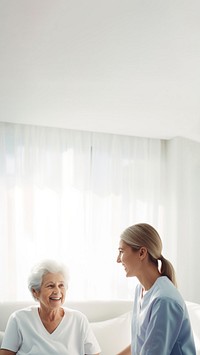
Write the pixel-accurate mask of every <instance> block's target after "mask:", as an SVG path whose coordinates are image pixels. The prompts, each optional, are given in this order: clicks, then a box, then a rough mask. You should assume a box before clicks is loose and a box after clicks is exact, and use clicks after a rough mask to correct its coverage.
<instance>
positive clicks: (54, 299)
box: [49, 297, 61, 301]
mask: <svg viewBox="0 0 200 355" xmlns="http://www.w3.org/2000/svg"><path fill="white" fill-rule="evenodd" d="M49 298H50V300H52V301H60V300H61V297H49Z"/></svg>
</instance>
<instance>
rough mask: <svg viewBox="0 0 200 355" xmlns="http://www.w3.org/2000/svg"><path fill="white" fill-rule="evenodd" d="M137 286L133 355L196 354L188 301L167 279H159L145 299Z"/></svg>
mask: <svg viewBox="0 0 200 355" xmlns="http://www.w3.org/2000/svg"><path fill="white" fill-rule="evenodd" d="M141 293H142V286H141V285H140V284H139V285H137V287H136V292H135V299H134V304H133V317H132V341H131V351H132V355H196V350H195V345H194V339H193V334H192V329H191V324H190V320H189V315H188V312H187V308H186V305H185V302H184V300H183V298H182V296H181V295H180V293H179V291H178V290H177V288H176V287H175V286H174V285H173V283H172V282H171V281H170V280H169V279H168V278H167V277H166V276H161V277H159V278H158V279H157V280H156V282H155V283H154V285H153V286H152V287H151V288H150V290H148V292H146V293H145V295H144V297H143V298H142V299H141Z"/></svg>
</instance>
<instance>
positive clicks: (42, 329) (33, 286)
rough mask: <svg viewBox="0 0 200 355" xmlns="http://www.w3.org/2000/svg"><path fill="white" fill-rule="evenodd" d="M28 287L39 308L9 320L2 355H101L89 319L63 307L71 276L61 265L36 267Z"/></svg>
mask: <svg viewBox="0 0 200 355" xmlns="http://www.w3.org/2000/svg"><path fill="white" fill-rule="evenodd" d="M28 287H29V290H30V291H31V293H32V295H33V297H34V299H35V300H37V301H38V302H39V306H35V305H34V306H31V307H28V308H25V309H22V310H19V311H16V312H14V313H13V314H12V315H11V316H10V319H9V321H8V324H7V327H6V331H5V335H4V339H3V342H2V346H1V350H0V354H1V355H14V354H18V355H27V354H29V355H39V354H40V355H85V354H88V355H99V353H100V347H99V344H98V343H97V340H96V338H95V336H94V334H93V332H92V330H91V328H90V325H89V322H88V320H87V318H86V316H85V315H83V314H82V313H81V312H79V311H76V310H72V309H68V308H66V307H63V304H64V301H65V295H66V290H67V288H68V273H67V270H66V269H65V267H64V266H63V265H62V264H59V263H57V262H55V261H52V260H49V261H48V260H47V261H43V262H41V263H40V264H37V265H36V266H35V267H34V268H33V269H32V272H31V274H30V277H29V280H28Z"/></svg>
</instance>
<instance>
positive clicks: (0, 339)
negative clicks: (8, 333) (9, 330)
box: [0, 332, 4, 347]
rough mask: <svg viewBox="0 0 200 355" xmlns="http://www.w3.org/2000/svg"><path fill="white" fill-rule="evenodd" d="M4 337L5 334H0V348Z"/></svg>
mask: <svg viewBox="0 0 200 355" xmlns="http://www.w3.org/2000/svg"><path fill="white" fill-rule="evenodd" d="M3 336H4V332H0V347H1V344H2V340H3Z"/></svg>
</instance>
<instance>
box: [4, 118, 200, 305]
mask: <svg viewBox="0 0 200 355" xmlns="http://www.w3.org/2000/svg"><path fill="white" fill-rule="evenodd" d="M171 143H173V142H171ZM171 145H172V147H171V148H172V149H173V144H171ZM174 157H175V156H174V154H173V153H171V151H170V145H169V144H168V143H167V142H166V141H161V140H158V139H145V138H135V137H125V136H117V135H109V134H100V133H89V132H79V131H71V130H65V129H55V128H44V127H35V126H25V125H14V124H4V123H1V124H0V235H1V249H0V265H1V283H0V295H1V296H0V298H1V300H4V299H6V300H7V299H10V300H11V299H29V298H30V295H29V293H28V291H27V289H26V283H27V275H28V272H29V270H30V267H31V266H32V264H33V263H34V262H35V261H37V260H38V259H42V258H56V259H61V260H63V261H64V262H65V263H66V264H67V265H68V266H69V269H70V274H71V282H70V287H69V293H68V297H69V298H75V299H85V298H90V299H91V298H129V297H132V292H131V291H132V288H134V280H128V282H127V279H126V278H125V274H124V270H122V268H121V267H120V265H117V263H116V256H117V248H118V242H119V235H120V233H121V232H122V230H123V229H124V228H126V227H127V226H128V225H130V224H133V223H138V222H142V221H143V222H148V223H151V224H153V225H154V226H155V227H156V228H157V229H158V230H159V232H160V234H161V237H162V239H163V243H164V245H165V249H166V252H167V256H168V257H169V258H170V257H171V258H173V261H174V260H176V261H177V268H178V269H179V267H180V266H179V258H178V259H176V257H177V256H180V255H179V253H178V250H179V249H178V247H177V246H178V244H179V242H180V237H179V230H178V228H176V227H177V219H176V213H177V211H178V208H177V204H178V203H179V204H181V201H180V199H179V191H178V190H177V191H175V194H176V196H175V199H176V201H177V204H176V206H175V207H174V208H175V210H176V212H175V214H174V213H172V214H171V215H170V213H169V211H168V210H167V208H169V207H171V204H172V200H173V187H174V185H173V184H174V181H176V179H175V178H174V176H173V174H171V175H170V173H169V169H168V168H169V167H170V165H172V168H174V166H175V164H176V162H174V161H173V159H174ZM176 157H178V154H177V156H176ZM177 159H178V158H177ZM170 179H171V180H170ZM169 181H171V183H170V184H169ZM183 185H184V183H183ZM193 202H194V201H193ZM168 222H169V223H168ZM169 225H170V227H171V228H169ZM179 225H180V224H179ZM167 234H168V235H167ZM185 250H187V251H188V250H190V252H191V249H190V248H189V249H188V246H187V247H186V246H185ZM186 258H187V256H186ZM182 261H183V260H182V259H180V263H182ZM193 263H194V262H193V261H192V263H191V266H190V267H191V268H192V267H193V266H194V265H193ZM180 265H181V264H180ZM194 291H196V289H195V288H193V289H192V291H191V294H190V296H191V297H193V296H194V294H193V293H194ZM197 291H198V290H197Z"/></svg>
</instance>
